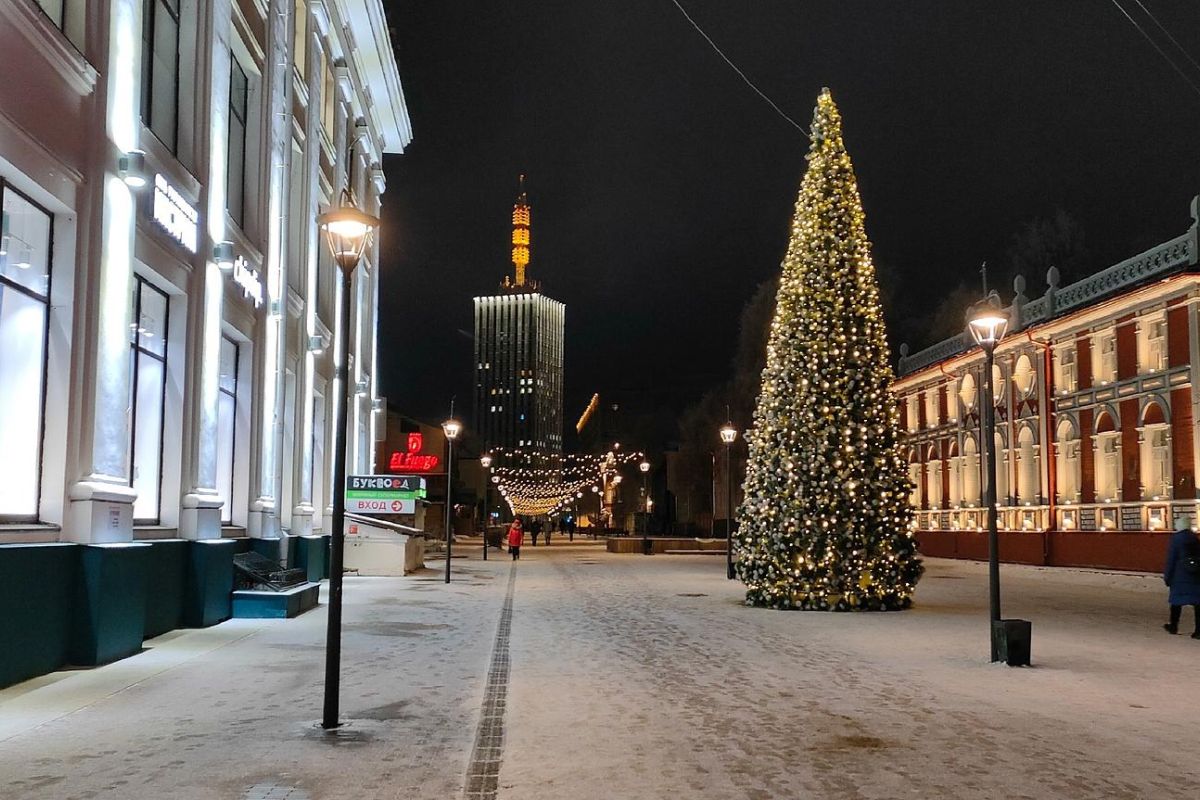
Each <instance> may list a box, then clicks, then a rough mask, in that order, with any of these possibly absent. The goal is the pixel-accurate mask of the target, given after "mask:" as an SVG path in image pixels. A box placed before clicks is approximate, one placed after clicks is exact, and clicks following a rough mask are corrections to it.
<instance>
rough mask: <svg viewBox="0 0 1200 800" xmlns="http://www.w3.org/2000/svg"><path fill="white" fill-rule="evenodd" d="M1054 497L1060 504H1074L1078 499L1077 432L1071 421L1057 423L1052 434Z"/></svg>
mask: <svg viewBox="0 0 1200 800" xmlns="http://www.w3.org/2000/svg"><path fill="white" fill-rule="evenodd" d="M1054 442H1055V448H1054V450H1055V452H1054V460H1055V465H1054V475H1055V495H1056V497H1057V499H1058V502H1060V503H1074V502H1075V501H1077V500H1078V499H1079V476H1080V460H1079V431H1078V430H1077V429H1076V427H1075V422H1074V421H1073V420H1071V419H1069V418H1068V419H1063V420H1062V421H1061V422H1059V423H1058V430H1057V431H1056V432H1055V434H1054Z"/></svg>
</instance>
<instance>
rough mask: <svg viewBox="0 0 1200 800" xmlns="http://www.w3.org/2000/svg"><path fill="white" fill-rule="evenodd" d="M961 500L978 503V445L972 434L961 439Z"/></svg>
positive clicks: (966, 502) (968, 503) (974, 504)
mask: <svg viewBox="0 0 1200 800" xmlns="http://www.w3.org/2000/svg"><path fill="white" fill-rule="evenodd" d="M962 462H963V463H962V480H963V491H962V501H963V503H965V504H967V505H969V506H977V505H980V502H979V483H980V482H979V445H978V444H977V443H976V441H975V437H974V436H968V437H966V438H965V439H963V458H962Z"/></svg>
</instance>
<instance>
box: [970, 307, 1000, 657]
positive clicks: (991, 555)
mask: <svg viewBox="0 0 1200 800" xmlns="http://www.w3.org/2000/svg"><path fill="white" fill-rule="evenodd" d="M967 328H968V330H970V331H971V337H972V338H973V339H974V340H975V343H976V344H978V345H979V346H980V347H981V348H983V398H982V403H981V404H980V405H981V406H982V411H983V445H984V447H985V448H986V450H985V452H986V453H987V458H986V460H985V467H984V469H985V473H984V476H985V478H986V479H987V497H986V499H985V502H986V503H987V520H988V606H989V611H990V613H991V629H992V630H991V643H992V661H999V660H1000V646H999V645H1000V643H999V640H998V639H997V631H996V628H997V624H998V623H999V622H1000V536H999V533H998V528H999V525H998V520H997V513H996V401H995V398H994V396H993V391H994V387H993V386H992V369H993V364H994V363H995V361H994V355H995V352H996V345H998V344H999V343H1000V340H1001V339H1003V338H1004V334H1005V333H1007V332H1008V315H1007V314H1006V313H1005V312H1004V309H1003V308H1002V307H1001V305H1000V298H999V297H998V296H997V295H996V293H995V292H991V293H990V294H988V296H987V297H986V298H984V299H983V300H982V301H981V302H979V303H977V304H975V306H973V307H972V308H971V310H970V311H969V312H968V319H967Z"/></svg>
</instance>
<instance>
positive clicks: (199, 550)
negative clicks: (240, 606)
mask: <svg viewBox="0 0 1200 800" xmlns="http://www.w3.org/2000/svg"><path fill="white" fill-rule="evenodd" d="M188 545H189V548H188V574H187V589H186V594H185V596H184V609H183V620H184V624H186V625H188V626H189V627H193V628H207V627H208V626H210V625H216V624H217V623H218V622H224V621H225V620H227V619H229V618H230V617H231V616H233V604H232V603H233V601H232V599H231V598H232V594H233V554H234V553H235V552H237V543H236V542H235V541H233V540H232V539H213V540H210V541H203V542H188Z"/></svg>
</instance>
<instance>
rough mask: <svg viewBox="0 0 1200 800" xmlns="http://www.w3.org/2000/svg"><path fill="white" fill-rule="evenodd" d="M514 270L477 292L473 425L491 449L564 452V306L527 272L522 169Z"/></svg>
mask: <svg viewBox="0 0 1200 800" xmlns="http://www.w3.org/2000/svg"><path fill="white" fill-rule="evenodd" d="M512 222H513V228H512V264H513V274H512V276H511V277H510V276H507V275H506V276H505V277H504V282H503V283H502V284H501V285H500V292H499V293H498V294H495V295H490V296H487V297H476V298H475V364H474V370H475V430H476V431H477V432H478V433H479V435H480V436H481V437H482V439H483V444H484V446H485V447H488V448H505V449H526V450H538V451H542V452H548V453H561V452H562V415H563V394H562V381H563V320H564V318H565V314H566V306H564V305H563V304H562V303H560V302H559V301H557V300H553V299H551V298H550V297H547V296H546V295H545V294H543V293H542V292H541V291H540V288H541V287H540V286H539V284H538V282H537V281H534V280H530V278H529V276H528V275H527V274H526V267H528V265H529V254H530V235H529V233H530V222H531V219H530V206H529V198H528V196H527V195H526V193H525V176H524V175H522V176H521V183H520V189H519V190H518V194H517V202H516V204H515V205H514V206H513V214H512Z"/></svg>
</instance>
